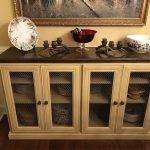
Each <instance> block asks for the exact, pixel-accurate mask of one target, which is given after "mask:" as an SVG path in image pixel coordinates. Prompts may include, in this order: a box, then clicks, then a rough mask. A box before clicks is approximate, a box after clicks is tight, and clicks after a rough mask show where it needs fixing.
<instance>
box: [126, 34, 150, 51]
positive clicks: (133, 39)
mask: <svg viewBox="0 0 150 150" xmlns="http://www.w3.org/2000/svg"><path fill="white" fill-rule="evenodd" d="M127 42H128V47H129V48H130V49H131V50H133V51H135V52H136V53H147V52H149V51H150V35H136V34H134V35H128V36H127Z"/></svg>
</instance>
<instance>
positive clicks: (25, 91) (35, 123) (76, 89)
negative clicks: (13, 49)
mask: <svg viewBox="0 0 150 150" xmlns="http://www.w3.org/2000/svg"><path fill="white" fill-rule="evenodd" d="M1 73H2V79H3V85H4V91H5V96H6V102H7V108H8V116H9V120H10V125H11V128H12V132H55V133H57V132H61V133H62V132H64V133H67V132H79V131H80V91H81V77H80V73H81V70H80V65H66V66H64V65H61V64H59V65H33V64H32V65H27V64H25V65H23V64H22V65H4V66H3V67H2V71H1Z"/></svg>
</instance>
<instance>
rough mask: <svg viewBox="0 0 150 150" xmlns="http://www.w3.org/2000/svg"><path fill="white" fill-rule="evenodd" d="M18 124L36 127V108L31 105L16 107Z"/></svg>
mask: <svg viewBox="0 0 150 150" xmlns="http://www.w3.org/2000/svg"><path fill="white" fill-rule="evenodd" d="M16 112H17V117H18V122H19V123H20V124H21V125H22V126H38V120H37V114H36V108H35V107H34V106H32V105H18V106H16Z"/></svg>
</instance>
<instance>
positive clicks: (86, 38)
mask: <svg viewBox="0 0 150 150" xmlns="http://www.w3.org/2000/svg"><path fill="white" fill-rule="evenodd" d="M71 33H72V35H73V39H74V40H75V41H76V42H78V43H88V42H91V41H92V40H93V38H94V35H95V33H97V31H95V30H90V29H81V34H75V33H73V32H71Z"/></svg>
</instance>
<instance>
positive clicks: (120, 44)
mask: <svg viewBox="0 0 150 150" xmlns="http://www.w3.org/2000/svg"><path fill="white" fill-rule="evenodd" d="M122 47H123V44H122V42H121V41H118V43H117V49H121V48H122Z"/></svg>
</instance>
